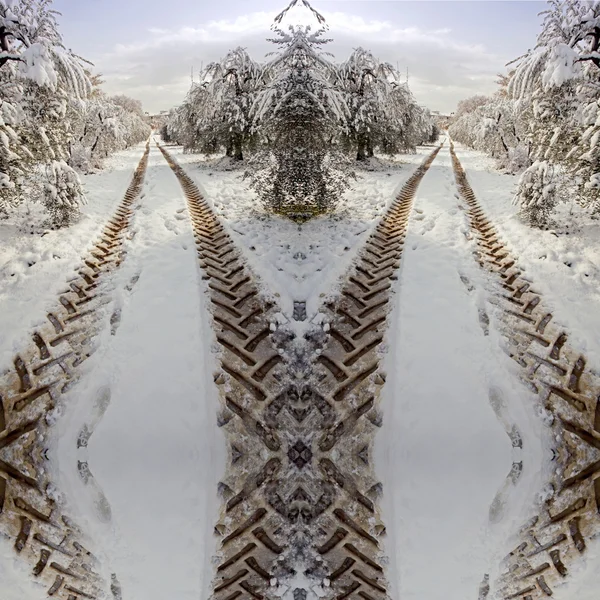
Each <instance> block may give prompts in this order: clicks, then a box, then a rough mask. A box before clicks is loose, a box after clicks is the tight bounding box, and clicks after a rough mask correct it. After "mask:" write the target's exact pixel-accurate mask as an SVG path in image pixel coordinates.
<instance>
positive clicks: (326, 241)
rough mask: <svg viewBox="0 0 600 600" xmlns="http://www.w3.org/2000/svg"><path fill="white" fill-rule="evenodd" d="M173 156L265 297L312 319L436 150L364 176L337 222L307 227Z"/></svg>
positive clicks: (242, 185) (237, 181)
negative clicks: (297, 307) (302, 308)
mask: <svg viewBox="0 0 600 600" xmlns="http://www.w3.org/2000/svg"><path fill="white" fill-rule="evenodd" d="M169 151H170V152H171V153H172V154H173V156H174V157H175V158H176V159H177V160H178V161H179V162H180V163H181V164H182V165H185V166H186V168H187V172H188V173H189V174H190V176H191V177H192V178H193V179H194V180H195V181H196V183H197V184H198V187H199V188H200V190H201V191H202V192H203V193H204V195H205V197H206V199H207V200H208V201H209V203H210V205H211V206H212V207H213V209H214V210H215V211H216V212H217V214H219V215H220V216H222V217H223V219H224V220H225V223H226V225H227V227H228V230H229V232H230V234H231V235H232V237H233V239H234V240H235V241H236V243H238V244H239V245H240V247H241V248H243V249H244V251H245V255H246V257H247V260H248V263H249V265H250V267H251V268H252V270H253V271H254V273H255V274H256V275H257V276H258V278H259V279H260V280H261V282H262V285H263V291H265V292H270V293H271V294H273V295H275V296H276V298H277V303H278V305H279V306H280V308H281V310H282V311H283V313H284V314H285V315H288V316H289V315H291V314H292V310H293V302H294V301H297V302H306V309H307V313H308V318H309V319H310V318H311V317H312V316H314V315H315V314H316V312H317V310H318V308H319V306H320V305H321V304H322V303H323V297H324V296H326V295H329V294H331V293H332V292H335V291H336V287H337V285H338V282H339V280H340V278H341V277H342V276H343V275H344V274H345V273H346V271H347V270H348V268H349V267H350V265H351V263H352V261H353V260H354V258H355V257H356V254H357V252H358V250H359V248H360V247H361V246H362V245H363V243H364V242H365V240H366V239H367V237H368V236H369V233H370V232H371V229H372V228H373V227H374V226H375V224H376V223H377V221H378V220H379V218H380V217H381V216H382V214H383V213H384V212H385V210H386V209H387V207H388V206H389V204H390V202H391V201H392V200H393V198H394V197H395V196H396V193H397V192H398V191H399V190H400V188H401V187H402V185H403V184H404V182H405V181H406V180H407V179H408V178H409V177H410V175H411V174H412V172H413V171H414V168H415V166H416V165H417V164H419V163H421V162H422V161H423V159H424V158H425V156H426V155H427V154H429V153H430V152H431V151H432V148H420V149H419V152H418V153H417V154H415V155H409V156H406V157H404V156H403V157H399V158H400V160H402V163H400V164H397V165H393V168H390V169H387V170H385V171H375V172H370V171H362V172H359V175H360V178H359V179H358V181H356V182H355V184H354V185H353V189H352V190H350V191H349V192H347V193H346V195H345V196H344V198H343V200H342V201H341V202H340V204H339V206H338V208H337V210H336V212H335V213H334V214H333V215H332V216H328V217H322V218H319V219H315V220H313V221H309V222H308V223H305V224H304V225H302V226H301V227H299V226H298V225H296V224H294V223H292V222H291V221H289V220H287V219H283V218H280V217H276V216H272V215H269V214H268V213H266V212H265V211H264V210H262V209H261V208H260V207H259V206H258V203H257V200H256V195H255V194H254V192H253V191H251V190H250V189H249V188H248V185H247V182H245V181H243V180H242V178H241V175H240V171H233V172H232V171H219V170H216V169H214V168H211V165H212V164H213V163H214V161H203V160H200V159H199V157H198V156H197V155H193V154H183V153H182V152H181V149H180V148H174V149H171V148H170V149H169ZM265 288H266V289H265Z"/></svg>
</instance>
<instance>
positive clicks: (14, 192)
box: [0, 0, 150, 225]
mask: <svg viewBox="0 0 600 600" xmlns="http://www.w3.org/2000/svg"><path fill="white" fill-rule="evenodd" d="M57 15H58V13H57V12H56V11H54V10H52V0H17V1H14V0H0V51H1V52H0V181H1V183H0V212H2V213H4V214H5V215H8V214H9V213H10V210H11V209H12V208H14V207H15V206H17V205H18V204H19V203H20V202H21V201H22V199H23V198H24V197H28V198H32V197H33V198H34V199H39V200H40V201H41V202H43V204H44V206H46V207H47V208H48V211H49V213H50V215H51V217H52V220H53V222H54V224H55V225H64V224H67V223H69V222H72V221H73V220H74V219H75V218H76V216H77V214H78V211H79V208H78V205H79V202H80V201H82V200H83V195H82V192H81V185H80V184H79V182H78V180H77V174H76V173H75V172H74V171H72V170H69V169H68V168H67V167H66V164H67V163H70V164H71V166H74V167H77V168H81V169H82V170H88V169H90V168H93V167H95V166H99V160H100V159H101V158H103V157H105V156H107V155H108V154H109V153H111V152H114V151H115V150H118V149H121V148H124V147H127V146H128V145H131V144H133V143H137V142H139V141H141V140H142V139H144V138H145V137H147V136H148V135H149V133H150V128H149V126H148V124H147V123H146V119H145V117H144V115H143V111H142V110H141V105H140V104H139V103H138V102H136V101H134V100H131V99H127V98H123V97H117V98H115V99H113V100H110V99H107V98H106V97H105V96H103V95H102V93H101V92H100V91H99V90H98V89H97V77H96V78H95V77H92V76H91V75H90V72H89V69H88V67H89V63H87V62H86V61H85V60H84V59H82V58H80V57H78V56H76V55H75V54H73V53H72V52H71V51H69V50H67V49H66V48H65V47H64V45H63V42H62V37H61V35H60V33H59V30H58V23H57ZM46 178H48V180H47V181H46ZM46 184H47V185H46ZM40 189H43V190H45V192H43V193H42V192H40V193H32V190H38V191H39V190H40ZM53 203H55V206H54V204H53Z"/></svg>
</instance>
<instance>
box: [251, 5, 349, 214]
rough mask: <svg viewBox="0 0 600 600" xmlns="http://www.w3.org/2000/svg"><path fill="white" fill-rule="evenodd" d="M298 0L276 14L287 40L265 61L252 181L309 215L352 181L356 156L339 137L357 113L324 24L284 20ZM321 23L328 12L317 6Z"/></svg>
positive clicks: (287, 207) (264, 193)
mask: <svg viewBox="0 0 600 600" xmlns="http://www.w3.org/2000/svg"><path fill="white" fill-rule="evenodd" d="M296 2H297V0H293V1H292V2H291V3H290V6H289V7H288V8H287V9H286V10H285V11H283V12H282V13H281V14H280V15H279V16H278V17H277V18H276V21H275V25H274V27H273V31H274V33H275V37H274V38H273V39H272V40H271V41H272V42H273V43H274V44H276V45H277V46H278V47H279V52H277V53H276V56H275V58H274V59H273V60H272V61H271V62H269V63H268V64H267V65H265V68H264V73H265V75H264V76H265V78H266V81H268V83H267V85H266V86H265V88H264V89H263V90H261V91H260V92H259V93H258V95H257V97H256V100H255V102H254V104H253V107H252V113H251V114H252V120H253V128H254V130H255V131H256V130H260V132H261V142H262V145H261V148H260V149H259V151H258V152H257V153H256V154H255V155H254V156H253V158H252V160H251V169H250V170H249V171H248V172H247V174H248V176H250V177H251V185H252V187H254V189H255V190H256V191H257V193H258V195H259V197H260V198H261V199H262V201H263V202H264V203H265V204H266V205H267V206H269V207H270V208H271V209H272V210H274V211H276V212H282V213H286V214H290V215H296V216H297V218H306V217H307V216H309V215H311V214H318V213H322V212H325V211H327V210H329V209H330V208H332V207H333V206H334V204H335V202H336V201H337V199H339V197H340V195H341V193H342V191H343V190H344V189H345V188H346V187H347V185H348V183H347V182H348V177H349V175H350V172H349V170H348V161H347V157H346V155H345V153H343V152H342V150H341V148H340V146H339V142H340V134H341V133H344V128H345V124H346V123H347V122H348V120H349V117H350V115H349V111H348V107H347V105H346V103H345V101H344V96H343V94H342V93H341V91H340V90H339V89H337V88H336V87H335V85H334V83H333V82H334V80H335V69H334V66H333V65H332V63H331V62H330V61H328V60H327V59H326V58H325V56H324V53H323V51H322V48H323V46H324V45H325V44H327V43H328V42H329V41H330V40H329V39H326V38H324V37H323V36H324V34H325V31H326V30H325V29H324V28H323V27H321V28H319V29H318V30H316V31H314V32H313V31H312V30H311V28H310V26H306V27H303V26H293V25H290V26H289V28H288V30H287V31H284V30H283V29H282V28H281V27H279V24H280V23H281V20H282V18H283V16H284V15H285V13H286V12H287V10H288V9H289V8H290V7H292V6H293V5H294V4H296ZM313 12H314V13H315V14H316V17H317V20H318V21H319V23H320V24H323V23H324V21H325V20H324V19H323V17H322V16H321V15H320V14H319V13H316V11H314V10H313Z"/></svg>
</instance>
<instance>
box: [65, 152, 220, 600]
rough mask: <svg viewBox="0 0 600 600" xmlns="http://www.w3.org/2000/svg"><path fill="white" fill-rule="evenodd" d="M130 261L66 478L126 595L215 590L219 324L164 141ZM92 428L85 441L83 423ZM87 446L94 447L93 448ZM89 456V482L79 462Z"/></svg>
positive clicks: (80, 402) (76, 428)
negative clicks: (214, 328) (211, 315)
mask: <svg viewBox="0 0 600 600" xmlns="http://www.w3.org/2000/svg"><path fill="white" fill-rule="evenodd" d="M143 194H144V198H143V199H142V200H141V201H140V202H139V203H138V206H137V207H136V211H135V216H134V219H133V232H134V233H135V235H134V237H133V239H132V240H131V241H130V242H129V243H128V244H127V247H126V250H127V260H126V261H125V262H124V264H123V266H122V268H121V269H119V271H118V272H117V274H116V275H115V277H114V280H113V285H114V288H115V290H116V291H115V294H114V304H115V307H118V308H119V309H120V311H121V313H120V314H121V319H120V324H119V327H118V328H117V330H116V332H115V335H111V333H110V331H107V332H105V334H104V336H103V338H104V339H102V342H101V345H100V350H99V351H98V352H97V353H96V354H95V355H94V356H93V357H92V359H90V361H89V362H90V364H89V366H88V367H87V369H88V371H89V373H88V376H87V377H85V378H84V381H83V382H82V385H81V386H79V388H78V389H77V391H76V392H74V396H75V397H76V399H77V400H76V401H75V399H74V398H72V399H70V398H67V401H66V402H67V405H71V406H72V409H70V410H68V411H67V412H66V414H65V416H64V418H63V419H61V420H60V421H59V423H58V425H57V427H56V429H55V443H56V446H55V448H54V465H55V480H56V482H57V485H58V487H59V488H60V489H61V490H63V491H64V493H65V495H66V497H67V498H68V500H69V503H70V505H71V506H72V511H71V512H72V513H73V516H74V517H75V518H76V519H77V520H78V521H79V522H80V523H81V524H82V526H83V528H84V530H85V531H87V532H88V533H89V534H90V535H91V537H92V539H94V541H95V544H96V545H97V546H99V547H100V548H101V549H102V558H103V559H104V562H105V564H106V566H107V567H110V572H115V573H116V574H117V576H118V579H119V582H120V584H121V586H122V588H123V590H124V591H125V592H126V594H125V596H124V597H126V598H131V599H136V600H137V599H140V600H141V599H147V600H154V599H156V600H159V599H164V598H168V597H176V598H180V599H182V600H184V599H189V600H193V599H197V598H200V597H208V595H209V593H208V586H209V584H210V580H211V578H212V572H211V566H210V565H211V562H210V556H211V552H212V551H213V548H212V544H211V540H212V528H213V524H214V522H215V521H216V518H217V506H218V505H217V496H216V492H217V482H218V478H219V476H220V475H221V473H222V472H223V470H224V454H225V451H224V441H223V440H222V438H221V435H220V432H219V431H218V429H217V427H216V407H217V399H216V390H215V386H214V384H213V383H212V379H213V377H212V373H213V372H214V370H215V363H214V357H213V355H212V354H211V352H210V340H211V339H212V332H211V329H210V324H209V320H208V311H207V307H206V306H205V304H204V296H203V294H202V290H203V283H202V281H201V279H200V273H199V270H198V268H197V258H196V254H195V247H194V240H193V236H192V231H191V226H190V223H189V220H188V217H187V208H186V205H185V200H184V197H183V193H182V191H181V188H180V186H179V183H178V182H177V179H176V178H175V176H174V175H173V173H172V171H171V169H170V168H169V167H168V166H167V164H166V162H165V160H164V158H163V157H162V155H161V154H160V152H159V151H158V149H156V148H153V149H152V151H151V155H150V162H149V166H148V171H147V174H146V180H145V185H144V191H143ZM84 425H87V428H88V430H92V429H93V434H92V436H91V438H90V441H89V445H88V448H87V449H85V448H80V449H77V443H76V442H77V436H78V435H79V432H80V431H81V429H82V427H83V426H84ZM86 450H87V451H86ZM78 461H87V462H88V464H89V467H90V470H91V472H92V474H93V476H94V479H93V480H90V481H89V482H88V483H87V485H86V483H85V482H84V481H83V480H82V479H81V478H80V476H79V474H78V471H77V463H78Z"/></svg>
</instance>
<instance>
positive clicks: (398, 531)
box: [375, 149, 546, 600]
mask: <svg viewBox="0 0 600 600" xmlns="http://www.w3.org/2000/svg"><path fill="white" fill-rule="evenodd" d="M460 204H461V202H460V201H459V200H458V194H457V190H456V186H455V184H454V177H453V173H452V168H451V164H450V157H449V154H448V150H447V149H442V151H441V152H440V154H439V155H438V158H437V159H436V161H435V163H434V164H433V166H432V167H431V169H430V170H429V172H428V173H427V174H426V175H425V177H424V179H423V181H422V182H421V184H420V186H419V189H418V191H417V195H416V198H415V205H414V209H413V213H412V217H411V222H410V225H409V229H408V235H407V238H406V242H405V250H404V256H403V259H402V266H401V269H400V277H399V281H398V284H397V286H396V292H397V296H396V299H395V300H396V307H395V309H394V311H393V312H392V314H391V316H390V328H389V330H388V334H387V345H388V352H387V354H386V356H385V360H384V365H385V370H386V371H387V372H388V374H389V375H388V378H387V382H386V385H385V387H384V391H383V405H382V406H383V411H384V419H383V423H384V424H383V428H382V432H381V433H380V434H379V436H378V437H377V438H376V452H377V454H376V461H375V465H376V470H377V473H378V476H379V477H380V478H381V480H382V482H383V488H384V498H383V503H382V507H383V514H384V519H385V521H386V524H387V530H388V540H387V542H386V553H387V555H388V556H389V558H390V565H389V573H388V578H389V579H390V581H391V584H392V593H391V595H392V597H400V598H404V599H405V600H411V599H413V598H415V599H416V598H427V599H428V600H459V599H464V598H476V597H477V593H478V588H479V585H480V583H481V582H482V580H483V577H484V574H486V573H491V576H490V580H491V582H493V581H494V571H493V569H494V565H498V564H499V562H500V559H501V558H502V557H503V556H504V555H505V554H506V553H507V552H508V550H509V549H510V540H509V538H510V536H511V534H513V533H514V532H515V531H516V530H517V528H518V526H519V525H520V524H521V523H522V521H524V520H525V518H526V517H527V516H528V511H530V510H531V508H532V502H533V500H534V496H535V493H536V492H537V491H538V490H539V489H540V488H541V484H542V483H543V477H544V473H545V470H546V467H543V468H542V469H540V465H543V459H542V452H543V448H542V443H543V442H542V440H543V439H544V435H543V432H542V431H541V425H540V422H539V419H538V418H537V416H536V415H535V414H534V413H533V411H532V410H531V408H530V407H531V405H532V399H531V398H530V397H529V394H528V392H527V391H526V390H525V388H524V387H523V386H522V385H520V383H519V381H518V378H517V373H516V372H515V371H514V368H513V365H512V364H508V363H509V360H510V359H508V358H507V357H506V356H505V355H504V353H503V352H502V350H501V346H500V344H501V340H500V338H499V335H498V334H497V333H496V332H495V330H494V329H493V319H492V328H491V330H490V331H489V335H486V334H485V333H484V328H483V326H482V324H481V323H480V317H479V314H480V311H486V312H487V313H489V312H490V308H489V305H488V303H487V300H486V298H487V291H486V288H487V287H488V284H487V282H486V276H485V274H484V273H483V272H482V271H481V270H480V269H479V267H478V266H477V265H476V263H475V261H474V259H473V257H472V252H473V243H474V242H473V241H472V240H468V239H467V237H466V236H465V233H466V232H467V231H468V223H467V219H466V215H465V213H464V211H463V210H460ZM490 316H491V315H490ZM496 413H498V414H496ZM513 425H516V427H517V429H518V430H519V431H520V433H521V436H522V438H523V441H524V443H523V446H524V448H523V451H522V452H521V451H520V450H518V449H515V450H513V449H512V444H511V440H510V438H509V435H508V433H509V432H510V430H511V429H512V427H513ZM519 461H522V462H523V472H522V474H521V477H520V478H519V479H518V481H517V484H516V486H515V485H514V484H513V483H512V482H511V481H510V480H507V475H508V474H509V472H510V471H511V467H512V464H513V462H519ZM490 569H492V571H490Z"/></svg>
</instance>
